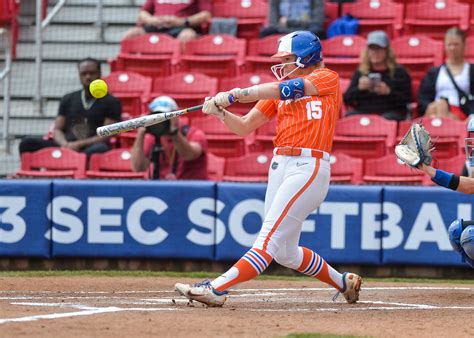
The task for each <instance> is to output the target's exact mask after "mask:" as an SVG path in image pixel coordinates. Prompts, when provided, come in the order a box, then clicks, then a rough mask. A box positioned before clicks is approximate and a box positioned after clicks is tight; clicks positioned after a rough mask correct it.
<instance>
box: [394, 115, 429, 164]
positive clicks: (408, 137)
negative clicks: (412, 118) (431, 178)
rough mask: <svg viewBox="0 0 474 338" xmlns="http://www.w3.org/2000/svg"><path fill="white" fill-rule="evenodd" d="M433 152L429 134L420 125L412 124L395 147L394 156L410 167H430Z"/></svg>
mask: <svg viewBox="0 0 474 338" xmlns="http://www.w3.org/2000/svg"><path fill="white" fill-rule="evenodd" d="M433 150H434V146H433V142H432V141H431V136H430V133H429V132H428V131H427V130H426V129H425V127H423V125H421V123H414V124H412V125H411V127H410V129H409V130H408V131H407V133H406V134H405V136H404V137H403V139H402V140H401V141H400V143H399V144H398V145H397V146H396V147H395V155H397V157H398V158H399V159H400V161H402V162H403V163H405V164H408V165H409V166H410V167H413V168H417V167H418V166H419V165H420V164H421V163H424V164H426V165H430V164H431V161H432V160H433V158H432V157H431V152H432V151H433Z"/></svg>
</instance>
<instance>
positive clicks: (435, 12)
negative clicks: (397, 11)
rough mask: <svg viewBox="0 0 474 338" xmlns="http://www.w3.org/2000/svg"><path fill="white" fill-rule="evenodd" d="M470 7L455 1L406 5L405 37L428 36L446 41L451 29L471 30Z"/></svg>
mask: <svg viewBox="0 0 474 338" xmlns="http://www.w3.org/2000/svg"><path fill="white" fill-rule="evenodd" d="M469 11H470V8H469V5H468V4H463V3H459V2H457V1H455V0H424V1H419V2H414V3H409V4H407V5H406V14H405V21H404V34H405V35H408V34H410V35H415V34H418V35H426V36H429V37H431V38H434V39H438V40H442V39H444V34H445V33H446V31H447V30H448V28H451V27H454V26H456V27H459V28H460V29H461V30H463V31H467V29H468V28H469Z"/></svg>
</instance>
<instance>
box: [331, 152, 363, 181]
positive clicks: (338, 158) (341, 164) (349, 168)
mask: <svg viewBox="0 0 474 338" xmlns="http://www.w3.org/2000/svg"><path fill="white" fill-rule="evenodd" d="M330 163H331V183H350V184H360V183H361V181H362V170H363V161H362V159H360V158H355V157H351V156H348V155H346V154H343V153H337V152H336V153H332V154H331V158H330Z"/></svg>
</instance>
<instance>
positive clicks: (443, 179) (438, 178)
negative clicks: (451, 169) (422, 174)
mask: <svg viewBox="0 0 474 338" xmlns="http://www.w3.org/2000/svg"><path fill="white" fill-rule="evenodd" d="M453 176H454V174H452V173H448V172H446V171H443V170H441V169H436V174H435V175H434V177H433V178H432V179H431V180H432V181H433V182H435V183H436V184H438V185H440V186H442V187H445V188H450V186H449V183H451V179H452V178H453Z"/></svg>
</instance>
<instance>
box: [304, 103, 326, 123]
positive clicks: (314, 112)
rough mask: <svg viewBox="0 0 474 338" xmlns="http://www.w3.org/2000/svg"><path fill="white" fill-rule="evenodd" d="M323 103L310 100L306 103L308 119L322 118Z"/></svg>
mask: <svg viewBox="0 0 474 338" xmlns="http://www.w3.org/2000/svg"><path fill="white" fill-rule="evenodd" d="M321 105H322V102H321V101H309V102H307V103H306V114H307V115H308V120H313V119H317V120H319V119H321V117H322V115H323V109H322V108H321Z"/></svg>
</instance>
